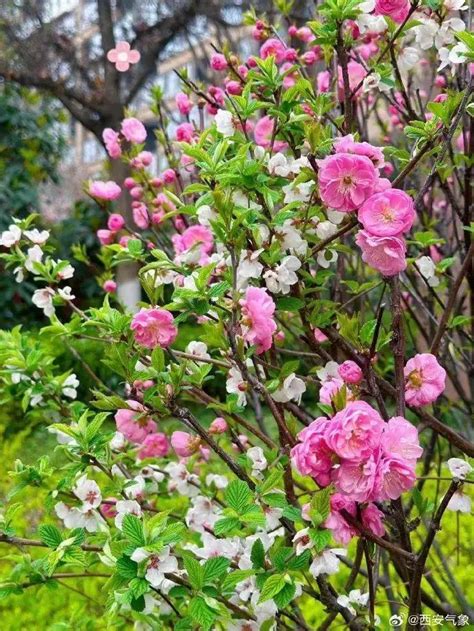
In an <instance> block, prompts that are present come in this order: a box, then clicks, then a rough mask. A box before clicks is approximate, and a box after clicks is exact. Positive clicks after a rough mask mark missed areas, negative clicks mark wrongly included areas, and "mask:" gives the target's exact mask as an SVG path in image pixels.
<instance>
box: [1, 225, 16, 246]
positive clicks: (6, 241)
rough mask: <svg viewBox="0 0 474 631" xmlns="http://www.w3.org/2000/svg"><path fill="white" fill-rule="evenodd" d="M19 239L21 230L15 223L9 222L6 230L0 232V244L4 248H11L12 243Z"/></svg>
mask: <svg viewBox="0 0 474 631" xmlns="http://www.w3.org/2000/svg"><path fill="white" fill-rule="evenodd" d="M20 239H21V230H20V228H19V227H18V226H16V225H15V224H13V223H12V224H11V225H10V226H8V230H5V232H2V234H0V245H3V247H4V248H11V247H12V245H15V244H16V243H18V241H19V240H20Z"/></svg>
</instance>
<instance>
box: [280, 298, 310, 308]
mask: <svg viewBox="0 0 474 631" xmlns="http://www.w3.org/2000/svg"><path fill="white" fill-rule="evenodd" d="M304 306H305V305H304V302H303V301H302V300H300V299H299V298H290V297H287V296H285V297H284V298H278V300H277V309H278V311H301V309H302V308H303V307H304Z"/></svg>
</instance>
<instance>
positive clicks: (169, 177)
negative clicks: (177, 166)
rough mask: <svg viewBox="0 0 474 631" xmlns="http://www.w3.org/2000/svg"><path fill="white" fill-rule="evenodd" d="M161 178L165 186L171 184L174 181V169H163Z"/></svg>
mask: <svg viewBox="0 0 474 631" xmlns="http://www.w3.org/2000/svg"><path fill="white" fill-rule="evenodd" d="M161 176H162V178H163V181H164V182H165V183H166V184H173V182H175V181H176V171H175V170H174V169H165V171H163V173H162V174H161Z"/></svg>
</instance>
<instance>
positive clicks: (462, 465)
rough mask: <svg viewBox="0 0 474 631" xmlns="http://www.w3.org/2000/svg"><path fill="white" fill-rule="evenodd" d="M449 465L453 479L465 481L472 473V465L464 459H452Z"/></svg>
mask: <svg viewBox="0 0 474 631" xmlns="http://www.w3.org/2000/svg"><path fill="white" fill-rule="evenodd" d="M447 464H448V469H449V471H450V473H451V475H452V476H453V478H459V479H460V480H464V479H465V478H466V476H467V475H469V474H470V473H471V471H472V467H471V465H470V464H469V463H468V462H466V461H465V460H463V459H462V458H450V459H449V460H448V462H447Z"/></svg>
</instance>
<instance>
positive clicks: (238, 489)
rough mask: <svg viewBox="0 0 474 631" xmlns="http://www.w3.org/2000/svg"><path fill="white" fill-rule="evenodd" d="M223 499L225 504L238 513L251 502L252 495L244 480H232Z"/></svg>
mask: <svg viewBox="0 0 474 631" xmlns="http://www.w3.org/2000/svg"><path fill="white" fill-rule="evenodd" d="M224 499H225V501H226V502H227V504H228V505H229V506H230V507H231V508H233V509H234V510H235V512H236V513H238V514H239V515H240V514H241V513H242V512H244V510H245V509H246V508H247V506H248V505H249V504H250V503H251V502H252V499H253V495H252V491H251V490H250V488H249V485H248V484H247V483H246V482H243V481H242V480H234V481H233V482H231V483H230V484H229V486H228V487H227V488H226V490H225V493H224Z"/></svg>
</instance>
